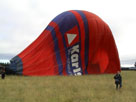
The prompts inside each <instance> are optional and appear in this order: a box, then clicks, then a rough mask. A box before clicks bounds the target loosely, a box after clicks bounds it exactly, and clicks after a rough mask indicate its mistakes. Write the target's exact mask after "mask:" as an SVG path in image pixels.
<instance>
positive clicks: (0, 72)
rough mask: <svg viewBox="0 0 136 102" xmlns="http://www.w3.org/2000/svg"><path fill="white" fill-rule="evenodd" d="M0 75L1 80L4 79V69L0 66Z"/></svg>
mask: <svg viewBox="0 0 136 102" xmlns="http://www.w3.org/2000/svg"><path fill="white" fill-rule="evenodd" d="M0 74H1V78H2V79H4V78H5V67H3V66H0Z"/></svg>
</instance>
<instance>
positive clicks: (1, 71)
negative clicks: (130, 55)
mask: <svg viewBox="0 0 136 102" xmlns="http://www.w3.org/2000/svg"><path fill="white" fill-rule="evenodd" d="M0 74H1V78H2V79H4V78H5V68H4V67H1V68H0ZM114 79H115V85H116V89H117V90H118V89H120V88H121V87H122V77H121V74H120V72H117V74H116V75H115V76H114Z"/></svg>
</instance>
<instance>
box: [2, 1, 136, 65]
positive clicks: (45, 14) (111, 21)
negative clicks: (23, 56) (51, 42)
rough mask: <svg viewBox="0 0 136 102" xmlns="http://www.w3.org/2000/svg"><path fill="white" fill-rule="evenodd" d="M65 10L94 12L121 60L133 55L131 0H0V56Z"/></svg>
mask: <svg viewBox="0 0 136 102" xmlns="http://www.w3.org/2000/svg"><path fill="white" fill-rule="evenodd" d="M67 10H86V11H89V12H92V13H95V14H96V15H98V16H99V17H100V18H102V19H103V20H104V21H105V22H106V23H107V24H108V25H109V27H110V28H111V30H112V32H113V36H114V38H115V41H116V45H117V48H118V52H119V56H120V60H121V63H124V62H123V61H124V60H132V59H135V58H136V45H135V44H136V1H135V0H0V59H11V58H12V57H14V56H15V55H17V54H19V53H20V52H21V51H22V50H23V49H25V48H26V47H27V46H28V45H29V44H30V43H32V41H34V40H35V39H36V38H37V37H38V36H39V35H40V34H41V32H42V31H43V30H44V29H45V28H46V26H47V25H48V23H49V22H50V21H51V20H52V19H53V18H54V17H56V16H57V15H58V14H60V13H62V12H64V11H67Z"/></svg>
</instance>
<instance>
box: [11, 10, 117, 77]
mask: <svg viewBox="0 0 136 102" xmlns="http://www.w3.org/2000/svg"><path fill="white" fill-rule="evenodd" d="M9 69H10V70H12V71H13V72H14V73H16V74H20V75H28V76H47V75H84V74H103V73H116V72H117V71H120V60H119V56H118V51H117V47H116V44H115V41H114V38H113V35H112V32H111V30H110V28H109V27H108V25H107V24H106V23H105V22H104V21H103V20H102V19H101V18H99V17H98V16H96V15H95V14H93V13H90V12H87V11H80V10H71V11H67V12H63V13H61V14H60V15H58V16H57V17H55V18H54V19H53V20H52V21H51V22H50V23H49V25H48V26H47V27H46V28H45V30H44V31H43V32H42V33H41V34H40V36H39V37H38V38H37V39H36V40H35V41H34V42H33V43H32V44H31V45H29V46H28V47H27V48H26V49H25V50H24V51H22V52H21V53H20V54H18V55H17V56H15V57H14V58H12V59H11V64H10V67H9Z"/></svg>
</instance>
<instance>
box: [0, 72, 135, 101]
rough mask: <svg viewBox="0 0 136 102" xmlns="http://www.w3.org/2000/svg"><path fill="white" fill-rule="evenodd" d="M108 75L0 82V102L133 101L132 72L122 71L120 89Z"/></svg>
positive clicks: (11, 77) (20, 77)
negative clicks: (117, 88)
mask: <svg viewBox="0 0 136 102" xmlns="http://www.w3.org/2000/svg"><path fill="white" fill-rule="evenodd" d="M113 76H114V75H112V74H110V75H109V74H107V75H86V76H77V77H74V76H50V77H24V76H6V78H5V80H2V79H0V102H136V71H123V72H122V77H123V87H122V89H120V90H118V91H117V90H116V89H115V85H114V79H113Z"/></svg>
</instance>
